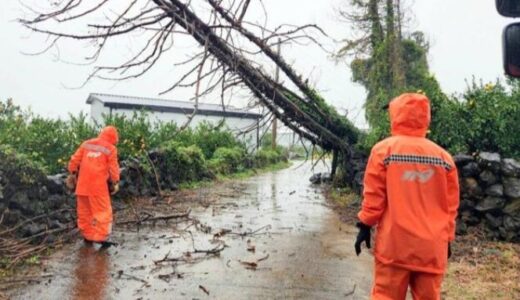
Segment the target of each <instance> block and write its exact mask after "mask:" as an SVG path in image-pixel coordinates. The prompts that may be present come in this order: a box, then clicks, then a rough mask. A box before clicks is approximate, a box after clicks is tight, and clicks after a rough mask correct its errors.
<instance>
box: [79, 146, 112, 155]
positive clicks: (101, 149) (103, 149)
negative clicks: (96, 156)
mask: <svg viewBox="0 0 520 300" xmlns="http://www.w3.org/2000/svg"><path fill="white" fill-rule="evenodd" d="M83 148H85V149H87V150H91V151H96V152H101V153H103V154H106V155H110V150H109V149H108V148H106V147H103V146H101V145H94V144H84V145H83Z"/></svg>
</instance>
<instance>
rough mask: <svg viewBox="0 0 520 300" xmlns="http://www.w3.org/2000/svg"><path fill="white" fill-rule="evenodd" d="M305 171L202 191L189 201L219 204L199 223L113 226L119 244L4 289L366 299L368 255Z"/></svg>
mask: <svg viewBox="0 0 520 300" xmlns="http://www.w3.org/2000/svg"><path fill="white" fill-rule="evenodd" d="M322 168H323V167H322ZM319 169H320V167H317V169H315V172H319V171H320V170H319ZM311 174H312V171H311V170H310V165H309V164H305V165H303V166H301V167H299V168H298V163H295V165H293V167H291V168H289V169H285V170H282V171H277V172H271V173H266V174H262V175H258V176H255V177H252V178H250V179H247V180H244V181H236V182H227V183H223V184H217V185H216V186H212V187H207V188H201V189H199V190H197V191H195V192H194V193H196V196H197V197H200V198H203V199H217V200H215V201H214V202H211V204H209V205H207V204H206V205H200V204H199V203H190V204H189V206H191V209H192V211H191V217H192V218H194V219H197V220H198V222H200V223H197V222H193V221H187V222H181V223H179V224H174V223H175V222H173V223H171V224H170V223H169V224H157V225H155V226H146V227H142V226H141V227H140V230H139V231H137V230H136V228H135V226H134V228H132V227H124V228H123V227H122V226H117V225H116V228H115V233H114V240H116V241H118V242H119V243H120V245H119V247H112V248H110V249H108V250H105V251H99V250H97V249H96V248H93V247H86V246H84V245H83V243H82V242H77V243H76V244H74V245H71V246H69V247H66V248H65V249H63V250H61V251H59V252H58V253H56V254H54V255H53V256H52V257H51V258H50V259H49V261H48V262H46V263H45V264H44V273H45V274H50V275H51V276H50V277H48V278H47V277H46V278H45V279H44V280H43V281H40V282H39V283H33V284H29V285H27V286H25V287H23V288H22V289H18V290H15V291H12V292H11V297H12V298H13V299H367V295H368V292H369V289H370V283H371V273H372V258H371V257H370V256H369V255H367V254H366V253H363V254H362V255H361V256H360V257H356V255H355V253H354V251H353V239H354V236H355V232H356V230H355V228H353V227H350V226H348V225H346V224H343V223H341V222H340V220H339V219H338V217H337V215H336V214H335V213H334V211H333V210H332V209H330V208H329V207H327V205H326V201H325V199H324V197H323V196H322V193H321V191H320V188H319V187H317V186H312V185H311V184H310V183H309V181H308V178H309V177H310V175H311ZM215 197H216V198H215ZM179 202H180V200H179ZM203 202H204V201H203ZM219 233H220V234H219ZM241 233H246V234H242V235H241ZM222 248H223V250H222V251H220V249H222ZM195 249H197V250H203V251H204V250H214V249H217V250H214V252H218V251H220V252H219V253H218V254H219V255H212V254H209V255H208V254H207V253H203V252H200V253H197V251H195ZM253 250H254V252H253ZM187 252H190V253H189V254H186V253H187ZM160 260H164V261H163V262H160Z"/></svg>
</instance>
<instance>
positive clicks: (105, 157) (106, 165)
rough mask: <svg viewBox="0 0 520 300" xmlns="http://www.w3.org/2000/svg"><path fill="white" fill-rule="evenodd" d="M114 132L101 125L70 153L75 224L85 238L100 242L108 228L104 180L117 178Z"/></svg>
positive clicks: (115, 138)
mask: <svg viewBox="0 0 520 300" xmlns="http://www.w3.org/2000/svg"><path fill="white" fill-rule="evenodd" d="M117 141H118V134H117V130H116V129H115V127H112V126H108V127H105V128H104V129H103V130H102V131H101V133H100V134H99V136H98V137H97V138H95V139H90V140H88V141H85V142H84V143H83V144H82V145H81V146H80V147H79V148H78V150H77V151H76V153H74V155H72V157H71V160H70V163H69V172H71V173H76V172H78V171H79V174H78V184H77V186H76V195H77V213H78V227H79V229H80V231H81V233H82V235H83V237H84V238H85V239H87V240H90V241H94V242H103V241H106V240H107V239H108V236H109V235H110V233H111V230H112V206H111V203H110V194H109V190H108V184H107V181H109V180H110V181H111V182H112V183H116V182H118V181H119V164H118V161H117V148H116V147H115V145H116V144H117Z"/></svg>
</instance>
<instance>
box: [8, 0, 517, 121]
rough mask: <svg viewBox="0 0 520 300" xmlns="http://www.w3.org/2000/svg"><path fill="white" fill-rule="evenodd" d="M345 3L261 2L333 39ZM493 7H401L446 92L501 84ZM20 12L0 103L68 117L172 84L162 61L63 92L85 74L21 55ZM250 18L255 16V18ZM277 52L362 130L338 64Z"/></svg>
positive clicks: (275, 20)
mask: <svg viewBox="0 0 520 300" xmlns="http://www.w3.org/2000/svg"><path fill="white" fill-rule="evenodd" d="M346 1H347V0H321V1H315V0H283V1H281V0H265V3H266V7H267V10H268V13H269V23H270V24H272V25H276V24H282V23H291V24H304V23H316V24H318V25H320V26H321V27H322V28H324V29H325V30H326V31H327V32H328V33H329V34H330V35H331V36H332V37H334V38H336V39H338V40H339V39H342V38H345V37H346V36H348V35H349V28H348V26H347V25H346V24H344V23H341V22H340V21H339V20H338V16H337V13H336V9H337V7H338V6H339V5H341V3H345V2H346ZM195 2H196V1H195ZM318 3H319V4H318ZM494 3H495V1H492V0H457V1H453V0H435V1H430V0H428V1H427V0H416V1H415V2H410V1H409V0H408V6H409V7H410V8H411V10H412V12H413V15H414V19H413V23H412V27H413V28H412V29H417V30H421V31H423V32H425V34H426V36H427V37H428V38H429V40H430V42H431V44H432V47H431V51H430V54H429V61H430V67H431V71H432V73H433V74H434V75H435V76H436V77H437V79H438V80H439V81H440V83H441V86H442V88H443V89H444V91H445V92H447V93H450V94H451V93H460V92H462V91H463V90H464V89H465V88H466V80H468V79H469V80H471V78H472V77H473V76H474V77H476V78H477V79H482V80H484V81H495V80H496V79H497V78H502V74H503V72H502V63H501V59H502V58H501V32H502V29H503V27H504V26H505V25H506V24H507V23H509V22H512V20H510V19H506V18H503V17H500V16H499V15H498V13H497V12H496V10H495V6H494ZM22 11H23V9H22V7H21V6H20V5H19V2H18V0H3V1H2V4H0V32H1V34H2V39H1V40H2V43H1V44H0V98H1V99H5V98H8V97H11V98H14V100H15V102H16V103H17V104H19V105H22V106H23V107H29V106H30V107H31V108H32V110H33V111H34V112H36V113H39V114H42V115H45V116H58V117H63V116H66V115H67V114H68V113H69V112H70V113H78V112H79V111H81V110H83V111H88V109H89V108H88V106H87V105H86V104H85V100H86V98H87V96H88V94H89V93H91V92H102V93H113V94H125V95H135V96H145V97H155V96H157V94H158V93H159V92H160V91H162V90H163V89H165V88H166V87H168V84H171V83H172V81H173V80H172V79H171V78H172V77H174V74H175V72H176V71H177V70H175V69H174V68H173V67H172V66H171V65H169V64H168V61H163V63H162V65H161V66H160V67H159V68H157V69H156V70H154V71H153V72H151V73H150V74H148V75H147V76H145V77H143V78H140V79H136V80H130V81H125V82H119V83H114V82H104V81H100V80H96V81H93V82H90V83H89V84H88V85H86V86H85V87H83V88H81V89H68V88H66V86H69V87H73V86H78V85H79V84H80V83H81V82H82V81H83V80H84V79H85V78H86V76H87V75H88V72H89V71H90V70H91V67H79V66H76V65H71V64H66V63H63V62H60V61H56V60H55V59H54V56H53V53H48V54H44V55H39V56H26V55H23V54H22V53H21V52H24V51H25V52H34V51H37V50H39V49H42V47H43V44H42V42H43V41H44V40H42V37H41V36H37V35H34V34H29V33H28V32H27V31H26V30H25V29H23V28H22V27H21V26H20V24H18V23H17V22H15V21H14V20H15V19H16V18H18V17H20V16H21V15H22ZM250 13H251V14H256V13H258V14H259V16H261V13H260V12H250ZM253 17H254V16H253ZM84 46H85V45H84V44H83V43H78V42H76V41H71V42H67V43H66V44H65V45H62V46H61V47H60V54H61V55H62V57H66V58H67V59H69V58H70V60H74V61H79V59H80V58H82V57H84V56H85V55H87V54H88V53H90V52H87V51H83V50H85V49H84V48H85V47H84ZM329 46H331V45H329ZM125 47H131V44H128V45H124V47H119V48H118V50H110V51H112V53H108V57H109V59H110V55H113V56H114V57H117V56H118V55H120V52H121V51H125V49H127V48H125ZM338 47H339V46H338ZM183 48H184V49H182V51H180V50H179V51H174V52H173V53H171V54H169V55H170V57H171V58H172V61H173V60H175V59H176V58H178V59H177V60H181V59H182V58H183V57H184V56H183V55H185V53H186V52H189V49H188V50H187V48H188V47H187V45H186V47H183ZM112 49H114V48H112ZM118 51H119V53H118ZM283 53H284V55H285V57H286V59H287V60H288V61H290V62H292V63H294V64H295V68H296V69H297V70H299V71H300V72H301V73H302V74H304V76H309V77H310V78H311V82H313V83H315V84H316V85H317V87H318V89H319V90H320V91H322V93H323V95H324V96H325V98H326V99H327V100H328V101H329V102H330V103H332V104H333V105H334V106H336V107H338V108H340V109H347V110H348V111H349V116H351V118H352V119H354V121H355V123H356V124H357V125H358V126H364V125H365V121H364V117H363V112H362V111H361V107H362V104H363V99H364V96H365V95H364V90H363V89H362V88H361V87H360V86H359V85H356V84H354V83H352V82H351V81H350V70H349V69H348V68H347V67H346V65H345V64H336V63H335V62H333V61H332V60H331V59H330V58H329V57H328V56H327V54H326V53H324V52H321V51H320V50H319V49H316V48H312V47H301V46H296V45H294V46H291V47H287V48H285V49H283ZM176 55H178V56H179V57H176ZM190 96H191V94H188V93H187V92H186V91H181V92H173V93H170V94H168V95H165V96H163V98H166V99H177V100H183V99H188V98H189V97H190ZM205 101H211V99H206V100H205Z"/></svg>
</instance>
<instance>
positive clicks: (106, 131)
mask: <svg viewBox="0 0 520 300" xmlns="http://www.w3.org/2000/svg"><path fill="white" fill-rule="evenodd" d="M98 137H99V138H100V139H102V140H104V141H107V142H109V143H110V144H112V145H116V144H117V142H118V141H119V136H118V134H117V129H116V128H115V127H114V126H107V127H105V128H103V129H102V130H101V132H100V133H99V136H98Z"/></svg>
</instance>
